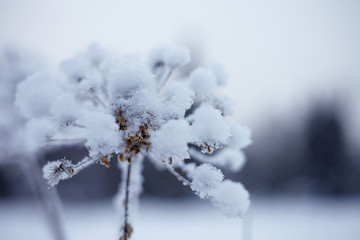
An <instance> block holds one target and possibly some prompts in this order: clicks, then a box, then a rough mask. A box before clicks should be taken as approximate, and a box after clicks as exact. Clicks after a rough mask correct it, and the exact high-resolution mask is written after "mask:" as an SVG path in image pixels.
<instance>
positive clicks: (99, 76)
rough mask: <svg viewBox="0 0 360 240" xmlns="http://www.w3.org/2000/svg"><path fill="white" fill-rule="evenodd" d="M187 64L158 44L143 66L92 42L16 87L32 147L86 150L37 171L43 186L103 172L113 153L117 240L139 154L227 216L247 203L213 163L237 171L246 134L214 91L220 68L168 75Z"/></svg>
mask: <svg viewBox="0 0 360 240" xmlns="http://www.w3.org/2000/svg"><path fill="white" fill-rule="evenodd" d="M189 62H190V54H189V51H188V50H187V49H186V48H183V47H177V48H170V47H161V48H157V49H155V50H154V51H152V52H151V54H150V55H149V57H148V59H147V61H146V63H144V62H143V61H141V59H139V58H135V57H129V56H114V55H113V54H110V53H107V52H105V51H104V50H103V49H101V48H100V47H99V46H97V45H91V46H90V47H89V48H88V49H87V50H86V51H85V52H82V53H79V54H78V55H76V56H75V57H73V58H71V59H68V60H65V61H63V62H62V63H61V64H60V68H59V69H58V70H54V71H47V72H39V73H36V74H34V75H32V76H30V77H29V78H28V79H27V80H26V81H24V82H22V83H20V84H19V85H18V88H17V94H16V105H17V106H18V107H19V108H20V109H21V111H22V113H23V114H24V116H25V117H27V118H28V119H29V123H28V125H27V131H28V132H31V134H30V135H29V137H30V139H29V142H30V143H31V144H29V145H30V147H31V148H33V149H38V148H42V147H44V146H47V145H51V144H63V143H64V144H75V143H76V144H78V143H82V144H84V146H85V147H86V148H87V149H88V152H89V154H88V156H86V157H85V158H84V159H82V160H80V161H78V162H77V163H74V162H73V161H71V160H70V159H66V158H64V159H59V160H56V161H52V162H48V163H47V165H45V166H44V168H43V172H44V177H45V178H46V179H47V181H48V183H49V185H50V186H55V185H56V184H58V183H59V182H60V181H61V180H64V179H68V178H71V177H73V176H74V175H76V174H78V173H79V172H80V171H82V170H83V169H85V168H86V167H88V166H90V165H92V164H95V163H100V164H101V165H104V166H105V167H110V165H111V161H113V160H112V159H113V156H116V159H117V163H118V164H117V165H118V167H119V168H120V169H121V170H122V172H123V174H122V181H121V184H120V188H119V194H118V198H119V201H118V202H119V203H120V205H121V206H122V207H121V209H122V214H121V215H122V216H123V217H122V222H121V229H122V231H121V237H120V239H124V240H125V239H129V238H130V237H131V234H132V232H133V227H132V224H131V223H132V215H130V214H129V213H131V212H132V209H133V208H134V207H135V206H136V203H137V199H138V197H139V194H140V193H141V190H142V187H141V184H142V176H141V169H142V162H143V161H144V157H145V156H147V158H146V159H149V161H151V162H152V163H153V164H154V165H156V167H157V168H158V169H167V170H168V171H169V172H170V173H172V174H173V175H175V176H176V177H177V178H178V179H179V180H180V181H181V182H182V183H183V184H184V185H188V186H189V187H190V188H191V189H192V190H193V191H194V192H195V193H196V194H197V195H198V196H199V197H200V198H205V199H208V200H210V201H211V202H212V203H213V204H214V205H216V206H218V207H219V208H220V209H221V210H222V211H223V212H224V214H226V215H228V216H230V217H241V216H242V215H243V214H244V213H245V212H246V210H247V208H248V206H249V194H248V192H247V191H246V190H245V188H244V187H243V185H242V184H241V183H237V182H232V181H230V180H224V175H223V173H222V171H221V170H220V169H218V168H216V167H215V166H219V167H229V168H230V170H233V171H237V170H239V169H240V168H241V167H242V166H243V164H244V162H245V157H244V155H243V153H242V152H241V149H242V148H244V147H246V146H247V145H249V144H250V143H251V140H250V130H249V129H248V128H246V127H242V126H240V125H238V124H237V123H236V122H233V121H228V120H227V118H228V117H227V116H229V115H231V114H232V105H233V103H232V101H231V100H229V99H228V98H226V97H225V96H218V95H216V94H215V88H216V87H217V86H219V85H224V84H225V82H226V74H225V73H224V71H223V70H222V68H221V67H220V66H219V65H218V64H212V65H209V66H207V67H204V68H198V69H195V70H194V71H193V72H192V73H191V75H190V76H188V77H186V78H184V79H175V77H174V76H176V74H174V73H176V71H179V70H181V68H182V67H183V66H185V65H186V64H187V63H189ZM213 153H214V154H213ZM192 157H193V158H194V159H196V160H197V162H200V164H197V162H195V161H191V158H192ZM197 165H198V166H197ZM213 165H215V166H213Z"/></svg>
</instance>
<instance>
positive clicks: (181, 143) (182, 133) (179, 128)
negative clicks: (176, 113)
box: [151, 120, 190, 161]
mask: <svg viewBox="0 0 360 240" xmlns="http://www.w3.org/2000/svg"><path fill="white" fill-rule="evenodd" d="M189 133H190V127H189V124H188V123H187V122H186V121H185V120H170V121H168V122H167V123H165V124H164V125H163V126H162V127H161V128H160V129H159V130H158V131H156V132H154V133H153V134H152V137H151V138H152V140H153V146H152V152H153V153H154V155H155V156H158V157H159V158H160V159H161V160H166V161H167V160H168V159H169V158H170V157H171V158H172V159H173V160H177V161H179V160H181V161H182V160H184V159H186V158H189V157H190V156H189V153H188V146H187V144H188V142H189V141H190V138H189Z"/></svg>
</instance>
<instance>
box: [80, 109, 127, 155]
mask: <svg viewBox="0 0 360 240" xmlns="http://www.w3.org/2000/svg"><path fill="white" fill-rule="evenodd" d="M83 117H84V119H83V124H84V126H85V127H86V129H87V141H86V143H85V146H86V147H87V148H88V149H89V151H90V156H95V155H97V154H99V153H100V154H101V155H107V154H110V153H113V152H116V149H117V147H118V146H119V144H120V142H121V141H120V140H121V137H120V136H119V134H118V126H117V125H116V123H115V121H114V118H113V117H112V116H111V115H109V114H104V113H101V112H96V111H92V112H89V113H87V114H85V115H84V116H83Z"/></svg>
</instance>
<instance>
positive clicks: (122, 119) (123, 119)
mask: <svg viewBox="0 0 360 240" xmlns="http://www.w3.org/2000/svg"><path fill="white" fill-rule="evenodd" d="M120 124H121V125H125V124H126V118H124V117H120Z"/></svg>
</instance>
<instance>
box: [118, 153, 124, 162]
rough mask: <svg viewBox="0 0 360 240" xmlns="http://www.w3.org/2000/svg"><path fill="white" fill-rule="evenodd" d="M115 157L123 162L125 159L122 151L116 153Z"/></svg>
mask: <svg viewBox="0 0 360 240" xmlns="http://www.w3.org/2000/svg"><path fill="white" fill-rule="evenodd" d="M117 158H118V160H119V161H120V162H124V161H125V158H124V154H123V153H120V154H118V156H117Z"/></svg>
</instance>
